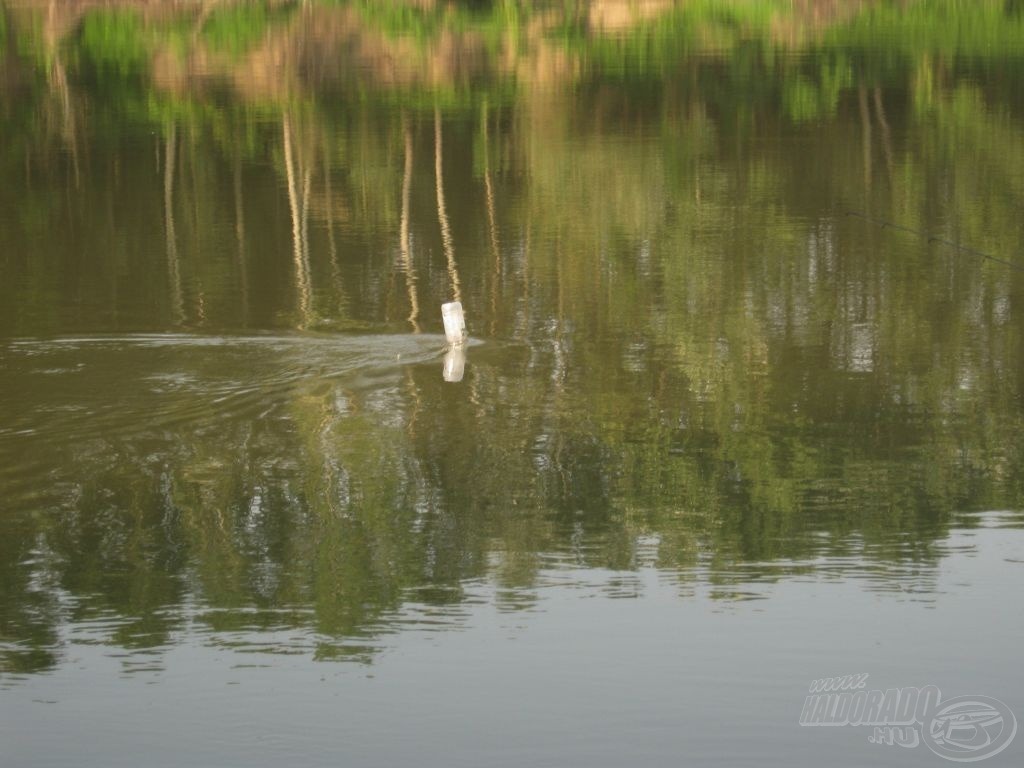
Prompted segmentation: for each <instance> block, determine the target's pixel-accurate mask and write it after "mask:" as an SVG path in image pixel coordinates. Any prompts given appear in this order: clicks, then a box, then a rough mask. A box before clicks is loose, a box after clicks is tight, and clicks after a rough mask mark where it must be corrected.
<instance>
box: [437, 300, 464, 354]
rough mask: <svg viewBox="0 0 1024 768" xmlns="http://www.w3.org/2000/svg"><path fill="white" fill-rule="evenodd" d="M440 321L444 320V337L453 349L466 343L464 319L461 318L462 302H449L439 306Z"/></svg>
mask: <svg viewBox="0 0 1024 768" xmlns="http://www.w3.org/2000/svg"><path fill="white" fill-rule="evenodd" d="M441 319H443V320H444V335H445V336H446V337H447V339H448V343H449V344H451V345H452V346H453V347H460V346H462V345H463V344H465V343H466V336H467V335H468V334H467V333H466V319H465V318H464V317H463V316H462V302H461V301H450V302H448V303H447V304H442V305H441Z"/></svg>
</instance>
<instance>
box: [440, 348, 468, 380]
mask: <svg viewBox="0 0 1024 768" xmlns="http://www.w3.org/2000/svg"><path fill="white" fill-rule="evenodd" d="M465 372H466V348H465V347H463V346H462V345H461V344H459V345H457V346H456V345H454V344H453V345H452V346H450V347H448V351H447V352H446V353H445V356H444V371H443V374H442V375H443V376H444V380H445V381H462V376H463V374H465Z"/></svg>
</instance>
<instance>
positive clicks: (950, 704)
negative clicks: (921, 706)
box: [922, 696, 1017, 763]
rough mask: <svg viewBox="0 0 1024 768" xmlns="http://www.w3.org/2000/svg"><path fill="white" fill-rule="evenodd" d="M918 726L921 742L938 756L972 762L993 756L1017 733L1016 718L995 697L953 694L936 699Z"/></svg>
mask: <svg viewBox="0 0 1024 768" xmlns="http://www.w3.org/2000/svg"><path fill="white" fill-rule="evenodd" d="M924 725H925V727H924V728H923V729H922V730H923V731H924V733H923V734H922V736H923V739H922V740H923V741H924V743H925V744H927V745H928V748H929V749H930V750H931V751H932V752H934V753H935V754H936V755H938V756H939V757H944V758H946V759H947V760H953V761H954V762H959V763H973V762H976V761H978V760H984V759H985V758H988V757H992V756H993V755H997V754H999V753H1000V752H1002V751H1003V750H1004V749H1006V748H1007V747H1008V746H1009V745H1010V742H1011V741H1013V737H1014V736H1016V735H1017V718H1016V717H1015V716H1014V714H1013V711H1012V710H1011V709H1010V708H1009V707H1008V706H1006V704H1004V703H1003V702H1001V701H1000V700H999V699H993V698H992V697H990V696H956V697H954V698H952V699H946V700H945V701H941V702H939V704H938V705H937V706H936V708H935V710H934V711H933V712H932V713H931V714H930V715H929V717H928V718H927V719H926V721H925V723H924Z"/></svg>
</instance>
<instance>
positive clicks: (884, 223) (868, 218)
mask: <svg viewBox="0 0 1024 768" xmlns="http://www.w3.org/2000/svg"><path fill="white" fill-rule="evenodd" d="M846 215H847V216H854V217H856V218H858V219H863V220H864V221H866V222H868V223H870V224H877V225H878V226H880V227H881V228H882V229H886V228H887V227H889V228H892V229H898V230H900V231H901V232H906V233H908V234H911V235H915V236H917V237H920V238H921V239H923V240H927V241H928V242H929V243H939V244H941V245H947V246H949V247H950V248H952V249H953V250H956V251H963V252H964V253H969V254H971V255H972V256H978V257H980V258H982V259H988V260H989V261H994V262H996V263H997V264H1002V265H1004V266H1007V267H1009V268H1010V269H1016V270H1017V271H1018V272H1024V265H1021V264H1017V263H1016V262H1013V261H1010V260H1009V259H1004V258H1001V257H999V256H993V255H992V254H990V253H984V252H983V251H979V250H977V249H976V248H970V247H968V246H966V245H960V244H959V243H954V242H953V241H952V240H947V239H946V238H944V237H939V236H938V235H929V234H928V233H927V232H922V231H921V230H919V229H911V228H910V227H905V226H903V225H902V224H897V223H896V222H894V221H886V220H885V219H876V218H874V217H873V216H868V215H867V214H866V213H861V212H860V211H846Z"/></svg>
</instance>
